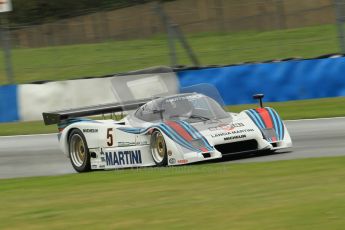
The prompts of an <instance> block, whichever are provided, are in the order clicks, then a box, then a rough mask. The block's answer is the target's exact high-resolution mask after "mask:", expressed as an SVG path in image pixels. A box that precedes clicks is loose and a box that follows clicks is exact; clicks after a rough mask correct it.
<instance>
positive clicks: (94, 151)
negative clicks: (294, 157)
mask: <svg viewBox="0 0 345 230" xmlns="http://www.w3.org/2000/svg"><path fill="white" fill-rule="evenodd" d="M133 109H134V111H131V112H129V114H128V115H127V116H126V117H124V118H122V119H121V120H118V121H116V120H114V119H107V120H92V119H85V118H78V117H79V116H81V115H82V116H88V115H95V114H100V113H109V112H119V111H127V110H133ZM43 117H44V121H45V123H46V124H58V127H59V131H60V132H59V134H58V137H59V144H60V147H61V149H62V151H63V152H64V153H65V154H66V156H68V157H69V148H70V147H69V143H68V142H69V135H70V133H71V131H72V130H75V129H78V130H80V131H81V132H82V134H83V135H84V137H85V140H86V142H87V146H88V150H89V153H90V155H91V157H90V166H91V169H115V168H126V167H143V166H154V165H156V162H155V161H154V159H153V156H152V145H153V143H151V140H152V133H153V132H154V131H159V132H160V133H161V134H162V136H163V137H164V140H165V144H166V154H167V165H183V164H188V163H193V162H200V161H206V160H212V159H217V158H221V157H222V156H224V155H227V154H235V153H236V154H238V153H244V152H252V151H262V150H271V151H275V150H278V149H283V148H289V147H292V142H291V138H290V135H289V132H288V130H287V128H286V126H285V125H284V123H283V121H282V120H281V118H280V117H279V115H278V113H277V112H276V111H275V110H274V109H272V108H269V107H259V108H256V109H250V110H245V111H242V112H240V113H231V112H226V111H224V110H223V108H222V107H221V105H220V104H219V103H217V102H216V101H215V100H213V99H212V98H210V97H208V96H205V95H203V94H199V93H186V94H177V95H172V96H166V97H160V98H155V99H147V100H146V99H145V100H141V101H134V102H127V103H121V104H113V105H101V106H98V107H88V108H82V109H77V110H67V111H57V112H52V113H44V114H43Z"/></svg>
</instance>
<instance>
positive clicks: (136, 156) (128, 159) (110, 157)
mask: <svg viewBox="0 0 345 230" xmlns="http://www.w3.org/2000/svg"><path fill="white" fill-rule="evenodd" d="M105 160H106V164H107V165H137V164H141V163H142V158H141V152H140V150H134V151H118V152H105Z"/></svg>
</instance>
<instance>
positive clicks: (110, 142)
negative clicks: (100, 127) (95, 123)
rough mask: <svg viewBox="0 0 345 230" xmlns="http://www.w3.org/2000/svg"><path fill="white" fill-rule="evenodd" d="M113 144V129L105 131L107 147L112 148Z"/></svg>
mask: <svg viewBox="0 0 345 230" xmlns="http://www.w3.org/2000/svg"><path fill="white" fill-rule="evenodd" d="M113 144H114V137H113V128H108V129H107V145H108V146H113Z"/></svg>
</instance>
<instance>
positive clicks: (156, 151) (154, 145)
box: [150, 130, 168, 166]
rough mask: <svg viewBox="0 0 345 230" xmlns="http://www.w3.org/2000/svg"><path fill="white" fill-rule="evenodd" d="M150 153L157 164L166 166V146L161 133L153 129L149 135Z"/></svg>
mask: <svg viewBox="0 0 345 230" xmlns="http://www.w3.org/2000/svg"><path fill="white" fill-rule="evenodd" d="M150 145H151V146H150V147H151V154H152V158H153V160H154V162H155V163H156V165H157V166H166V165H167V164H168V155H167V146H166V144H165V140H164V137H163V135H162V133H161V132H160V131H158V130H155V131H154V132H153V133H152V135H151V142H150Z"/></svg>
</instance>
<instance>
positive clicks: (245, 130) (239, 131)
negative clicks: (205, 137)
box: [211, 129, 255, 138]
mask: <svg viewBox="0 0 345 230" xmlns="http://www.w3.org/2000/svg"><path fill="white" fill-rule="evenodd" d="M254 131H255V130H254V129H241V130H234V131H231V132H223V133H216V134H212V135H211V137H213V138H216V137H224V136H229V135H234V134H235V135H236V134H242V133H249V132H254Z"/></svg>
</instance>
